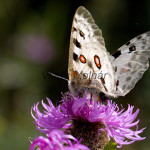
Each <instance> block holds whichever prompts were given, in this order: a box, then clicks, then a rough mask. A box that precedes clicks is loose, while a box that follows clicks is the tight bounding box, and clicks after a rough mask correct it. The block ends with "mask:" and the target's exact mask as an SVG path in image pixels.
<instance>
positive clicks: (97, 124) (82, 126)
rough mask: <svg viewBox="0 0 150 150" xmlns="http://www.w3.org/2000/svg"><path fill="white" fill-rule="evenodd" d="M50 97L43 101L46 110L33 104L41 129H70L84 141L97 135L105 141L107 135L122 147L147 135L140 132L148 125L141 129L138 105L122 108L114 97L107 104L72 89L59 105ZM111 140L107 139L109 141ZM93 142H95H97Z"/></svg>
mask: <svg viewBox="0 0 150 150" xmlns="http://www.w3.org/2000/svg"><path fill="white" fill-rule="evenodd" d="M47 101H48V103H49V106H48V105H46V104H45V103H44V102H42V105H43V107H44V108H45V111H44V113H41V112H40V111H39V109H38V104H36V105H35V106H34V107H33V108H32V109H33V111H34V112H35V115H34V114H33V113H32V116H33V118H34V119H35V124H36V125H37V128H38V129H39V130H40V131H41V132H44V133H49V132H51V131H52V130H53V129H61V128H64V129H68V130H69V131H70V133H71V134H72V135H73V136H75V137H78V138H83V141H82V143H84V144H86V145H87V144H89V142H90V141H94V140H93V139H95V141H100V140H101V141H104V140H103V139H106V137H107V139H108V141H109V140H110V138H113V139H114V140H115V142H116V143H117V144H118V148H119V147H121V146H122V145H127V144H131V143H133V142H135V141H138V140H143V139H145V138H142V137H140V136H139V134H140V133H141V132H143V130H144V128H143V129H141V130H138V123H139V120H137V121H135V119H136V117H137V115H138V113H139V110H138V109H137V110H136V111H135V112H134V113H133V108H134V106H130V105H128V109H127V110H126V111H125V110H124V109H123V108H121V109H119V107H118V105H117V104H116V103H113V102H112V101H110V100H108V101H107V104H106V105H104V104H103V103H100V102H98V101H92V100H91V99H87V98H86V95H85V96H84V97H82V98H76V97H74V96H73V95H71V94H69V93H67V94H65V95H63V98H62V100H61V103H60V105H58V106H57V107H54V105H53V104H52V102H51V101H50V100H49V99H47ZM70 121H72V122H70ZM132 127H136V129H135V131H133V130H132V129H131V128H132ZM83 130H84V131H85V132H86V133H85V134H84V131H83ZM81 133H82V134H81ZM91 133H92V134H91ZM92 135H93V136H92ZM90 139H91V140H90ZM108 141H107V140H106V141H105V144H106V143H107V142H108ZM92 144H93V145H95V143H92ZM90 145H91V143H90ZM87 146H89V145H87Z"/></svg>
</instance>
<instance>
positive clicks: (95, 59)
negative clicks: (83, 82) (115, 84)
mask: <svg viewBox="0 0 150 150" xmlns="http://www.w3.org/2000/svg"><path fill="white" fill-rule="evenodd" d="M94 62H95V65H96V66H97V68H98V69H100V68H101V63H100V59H99V57H98V56H97V55H95V56H94Z"/></svg>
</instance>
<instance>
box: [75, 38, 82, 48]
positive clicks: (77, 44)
mask: <svg viewBox="0 0 150 150" xmlns="http://www.w3.org/2000/svg"><path fill="white" fill-rule="evenodd" d="M73 43H74V44H75V45H76V47H78V48H81V44H80V43H79V42H78V41H77V39H73Z"/></svg>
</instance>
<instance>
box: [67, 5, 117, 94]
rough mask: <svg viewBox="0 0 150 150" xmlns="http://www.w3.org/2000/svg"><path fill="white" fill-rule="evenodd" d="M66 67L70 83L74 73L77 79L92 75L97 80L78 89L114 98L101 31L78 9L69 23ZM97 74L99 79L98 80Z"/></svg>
mask: <svg viewBox="0 0 150 150" xmlns="http://www.w3.org/2000/svg"><path fill="white" fill-rule="evenodd" d="M68 66H69V67H68V74H69V80H70V81H72V80H73V78H74V74H75V72H77V74H78V75H80V74H81V73H84V74H88V75H89V74H90V73H95V74H96V75H97V78H96V79H92V80H91V81H90V84H87V86H86V85H85V82H86V80H82V81H81V80H80V81H79V84H78V86H80V87H82V86H83V87H85V86H86V87H87V88H91V89H92V88H95V89H99V91H102V92H104V93H105V94H106V95H111V96H114V94H113V93H114V92H115V90H116V89H115V87H116V76H115V72H114V67H113V65H112V64H111V61H110V54H109V53H108V52H107V51H106V48H105V43H104V39H103V37H102V33H101V30H100V29H99V28H98V27H97V25H96V24H95V22H94V20H93V18H92V16H91V14H90V13H89V12H88V11H87V10H86V9H85V8H84V7H82V6H81V7H79V8H78V9H77V11H76V13H75V15H74V19H73V23H72V29H71V37H70V49H69V64H68ZM100 74H101V75H103V76H101V77H99V78H98V75H99V76H100ZM74 82H77V81H74ZM69 88H70V87H69ZM70 90H71V88H70ZM71 91H72V90H71Z"/></svg>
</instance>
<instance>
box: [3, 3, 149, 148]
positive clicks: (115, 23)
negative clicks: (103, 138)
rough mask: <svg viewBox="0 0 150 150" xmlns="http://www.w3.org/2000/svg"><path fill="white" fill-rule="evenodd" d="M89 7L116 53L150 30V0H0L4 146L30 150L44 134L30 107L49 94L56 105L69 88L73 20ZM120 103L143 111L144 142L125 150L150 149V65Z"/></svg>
mask: <svg viewBox="0 0 150 150" xmlns="http://www.w3.org/2000/svg"><path fill="white" fill-rule="evenodd" d="M80 5H83V6H85V7H86V8H87V9H88V10H89V11H90V12H91V14H92V16H93V18H94V20H95V22H96V24H97V25H98V26H99V28H100V29H102V32H103V37H104V38H105V44H106V48H107V50H108V51H109V52H110V53H112V52H113V51H115V50H116V49H117V48H119V47H120V46H122V45H123V44H124V43H126V42H127V41H128V40H130V39H132V38H133V37H135V36H137V35H138V34H141V33H143V32H146V31H148V30H150V1H149V0H142V1H137V0H115V1H112V0H63V1H62V0H57V1H56V0H21V1H19V0H1V1H0V149H1V150H8V149H12V150H20V149H21V150H27V149H28V148H29V145H30V142H29V140H28V138H29V137H31V138H34V137H35V136H38V135H39V134H40V133H39V132H38V131H37V130H36V128H35V125H34V124H33V119H32V117H31V114H30V111H31V107H32V106H33V105H34V103H36V102H38V101H41V100H42V99H44V101H45V98H46V97H49V98H50V99H51V100H52V101H53V102H54V103H58V101H59V100H61V92H66V91H68V83H67V82H66V81H65V80H61V79H58V78H55V77H53V76H48V74H47V72H48V71H51V72H53V73H56V74H58V75H60V76H63V77H65V78H68V74H67V69H68V68H67V67H68V52H69V38H70V30H71V25H72V18H73V15H74V12H75V10H76V9H77V7H78V6H80ZM115 101H116V103H118V104H122V105H123V106H124V107H126V108H127V104H131V105H134V106H135V109H134V110H136V109H137V108H139V109H140V113H139V115H138V118H139V119H140V123H139V129H141V128H143V127H147V128H146V130H145V131H144V132H143V133H142V134H141V136H143V137H147V138H146V140H144V141H139V142H135V143H134V144H131V145H130V146H123V148H122V149H124V150H137V149H138V150H140V149H142V150H149V148H150V142H149V141H150V137H149V136H150V117H149V116H150V69H149V70H148V71H146V72H145V74H144V76H143V78H142V79H141V80H140V81H139V82H138V83H137V85H136V86H135V88H134V89H133V90H132V91H131V92H130V93H129V94H127V95H126V96H125V97H123V98H118V99H115Z"/></svg>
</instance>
